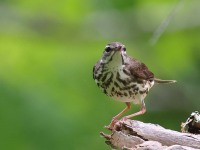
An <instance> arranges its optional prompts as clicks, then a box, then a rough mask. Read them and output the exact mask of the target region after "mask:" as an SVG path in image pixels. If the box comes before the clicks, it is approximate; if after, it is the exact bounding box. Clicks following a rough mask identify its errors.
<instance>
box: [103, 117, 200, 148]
mask: <svg viewBox="0 0 200 150" xmlns="http://www.w3.org/2000/svg"><path fill="white" fill-rule="evenodd" d="M100 134H101V135H102V136H103V137H104V138H106V143H107V144H108V145H110V146H111V147H112V148H119V149H124V150H134V149H138V150H143V149H148V150H157V149H167V150H172V149H173V150H174V149H179V150H181V149H184V150H192V149H200V135H194V134H190V133H181V132H177V131H173V130H169V129H165V128H163V127H161V126H159V125H155V124H151V123H143V122H140V121H136V120H126V121H119V122H117V123H116V125H115V127H114V128H113V129H112V134H111V135H107V134H105V133H103V132H101V133H100Z"/></svg>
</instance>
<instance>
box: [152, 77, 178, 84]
mask: <svg viewBox="0 0 200 150" xmlns="http://www.w3.org/2000/svg"><path fill="white" fill-rule="evenodd" d="M154 81H155V83H175V82H176V80H162V79H157V78H154Z"/></svg>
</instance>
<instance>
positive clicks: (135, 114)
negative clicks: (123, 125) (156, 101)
mask: <svg viewBox="0 0 200 150" xmlns="http://www.w3.org/2000/svg"><path fill="white" fill-rule="evenodd" d="M145 112H146V107H145V103H144V100H142V103H141V108H140V111H138V112H136V113H134V114H131V115H128V116H125V117H123V118H122V120H124V121H126V120H127V119H129V118H132V117H135V116H139V115H142V114H144V113H145Z"/></svg>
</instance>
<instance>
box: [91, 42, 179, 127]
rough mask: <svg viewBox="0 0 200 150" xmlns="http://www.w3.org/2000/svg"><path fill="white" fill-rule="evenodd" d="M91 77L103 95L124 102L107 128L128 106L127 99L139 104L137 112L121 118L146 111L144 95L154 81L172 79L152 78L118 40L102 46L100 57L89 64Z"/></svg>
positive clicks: (149, 72) (111, 125)
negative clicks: (122, 108)
mask: <svg viewBox="0 0 200 150" xmlns="http://www.w3.org/2000/svg"><path fill="white" fill-rule="evenodd" d="M93 78H94V80H95V82H96V84H97V85H98V87H99V88H100V89H101V90H102V91H103V92H104V93H105V94H106V95H108V96H110V97H112V98H114V99H116V100H119V101H121V102H125V103H126V105H127V106H126V108H125V109H124V110H122V111H121V112H120V113H119V114H117V115H116V116H115V117H113V119H112V122H111V124H110V125H109V126H108V127H113V126H114V124H115V123H116V122H117V120H118V118H119V117H120V116H121V115H122V114H123V113H125V112H126V111H127V110H129V109H130V107H131V102H133V103H135V104H139V105H140V106H141V108H140V111H138V112H136V113H134V114H131V115H128V116H125V117H123V118H122V119H123V120H126V119H127V118H131V117H134V116H137V115H141V114H144V113H145V112H146V107H145V103H144V98H145V97H146V96H147V94H148V92H149V90H150V88H151V87H152V86H153V85H154V83H174V82H176V81H175V80H161V79H157V78H155V77H154V74H153V73H152V72H151V71H149V70H148V68H147V66H146V65H145V64H144V63H142V62H140V61H138V60H136V59H134V58H132V57H130V56H128V55H127V54H126V48H125V46H124V45H123V44H122V43H120V42H113V43H110V44H108V45H107V46H106V47H105V50H104V52H103V55H102V57H101V59H100V60H99V61H98V62H97V63H96V64H95V66H94V67H93Z"/></svg>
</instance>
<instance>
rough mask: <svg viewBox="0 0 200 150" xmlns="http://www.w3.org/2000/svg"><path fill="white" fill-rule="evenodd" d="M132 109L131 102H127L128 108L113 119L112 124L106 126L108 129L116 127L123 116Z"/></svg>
mask: <svg viewBox="0 0 200 150" xmlns="http://www.w3.org/2000/svg"><path fill="white" fill-rule="evenodd" d="M130 108H131V103H130V102H126V108H125V109H123V110H122V111H121V112H120V113H119V114H117V115H116V116H115V117H113V118H112V121H111V123H110V124H109V125H108V126H106V128H108V129H112V128H113V127H114V125H115V123H116V122H117V121H118V118H119V117H120V116H121V115H122V114H123V113H125V112H126V111H128V110H129V109H130Z"/></svg>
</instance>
